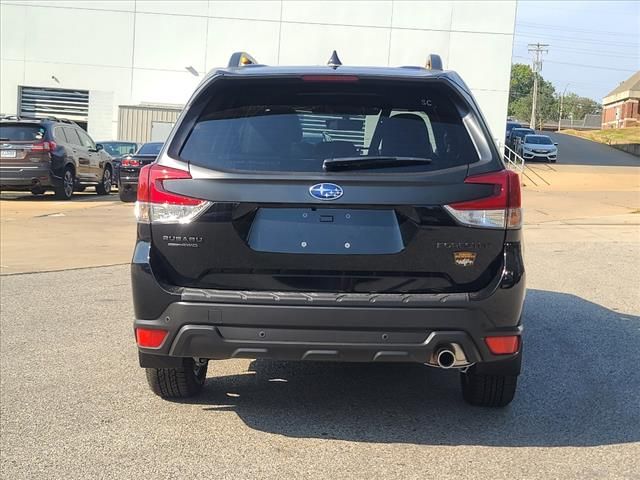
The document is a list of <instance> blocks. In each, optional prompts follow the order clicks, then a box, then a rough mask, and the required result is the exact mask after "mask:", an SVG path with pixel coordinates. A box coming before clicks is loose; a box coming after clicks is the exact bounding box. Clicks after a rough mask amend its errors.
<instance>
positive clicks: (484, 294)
mask: <svg viewBox="0 0 640 480" xmlns="http://www.w3.org/2000/svg"><path fill="white" fill-rule="evenodd" d="M148 259H149V244H148V243H147V242H144V241H139V242H138V243H137V245H136V250H135V253H134V258H133V262H132V284H133V294H134V307H135V311H136V318H137V319H136V320H135V322H134V327H136V328H137V327H141V328H152V329H162V330H166V331H168V334H167V337H166V338H165V340H164V343H163V344H162V345H161V346H160V347H159V348H157V349H149V348H139V353H140V363H141V366H143V367H157V368H159V367H165V366H169V365H172V364H175V365H178V362H179V359H180V358H182V357H200V358H209V359H226V358H270V359H278V360H333V361H354V362H388V361H399V362H418V363H426V362H429V360H430V359H431V358H432V356H433V354H434V352H435V351H436V350H437V349H438V348H439V347H442V346H445V345H448V344H453V343H455V344H458V345H459V346H460V347H461V348H462V349H463V351H464V354H465V356H466V358H467V360H468V362H469V363H485V362H496V361H500V360H508V359H510V358H513V357H515V355H511V356H509V355H499V356H496V355H492V354H491V352H490V351H489V349H488V348H487V346H486V344H485V342H484V338H485V337H486V336H489V335H520V334H521V332H522V327H521V325H520V318H521V313H522V304H523V301H524V295H525V277H524V268H523V264H522V257H521V253H520V244H519V243H517V244H510V245H507V247H506V248H505V254H504V268H503V270H502V273H501V275H500V276H499V277H498V278H496V279H495V281H494V282H492V283H491V284H490V285H489V286H487V287H486V288H485V289H484V290H482V291H479V292H474V293H456V294H384V295H377V294H330V293H326V294H318V293H278V292H230V291H215V290H198V289H187V288H172V287H168V286H163V285H161V284H160V283H158V281H157V280H156V278H155V276H154V275H153V271H152V269H151V265H150V263H149V260H148Z"/></svg>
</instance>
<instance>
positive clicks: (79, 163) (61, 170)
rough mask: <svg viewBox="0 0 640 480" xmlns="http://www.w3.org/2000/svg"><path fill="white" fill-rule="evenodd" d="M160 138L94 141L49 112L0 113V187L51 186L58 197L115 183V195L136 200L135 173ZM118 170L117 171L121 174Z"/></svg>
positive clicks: (104, 189)
mask: <svg viewBox="0 0 640 480" xmlns="http://www.w3.org/2000/svg"><path fill="white" fill-rule="evenodd" d="M161 148H162V143H161V142H152V143H145V144H139V143H136V142H128V141H120V140H117V141H103V142H94V140H93V139H92V138H91V136H90V135H89V134H88V133H87V132H86V131H85V130H83V129H82V128H81V127H80V126H78V125H77V124H76V123H74V122H72V121H70V120H66V119H60V118H55V117H48V118H31V117H24V116H16V115H11V116H3V117H0V190H7V191H30V192H31V193H32V194H33V195H42V194H43V193H45V192H47V191H50V190H53V191H54V192H55V196H56V197H57V198H58V199H61V200H69V199H71V197H72V196H73V193H74V192H82V191H84V190H85V188H86V187H88V186H92V187H95V190H96V193H97V194H98V195H108V194H109V193H111V189H112V187H114V186H117V187H118V191H119V194H120V199H121V200H122V201H125V202H132V201H135V199H136V192H137V183H138V172H139V170H140V168H141V167H142V166H143V165H146V164H148V163H151V162H153V160H155V158H156V157H157V155H158V153H159V152H160V150H161ZM121 172H123V174H121Z"/></svg>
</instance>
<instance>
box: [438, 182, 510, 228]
mask: <svg viewBox="0 0 640 480" xmlns="http://www.w3.org/2000/svg"><path fill="white" fill-rule="evenodd" d="M464 183H473V184H484V185H493V192H492V194H491V195H489V196H488V197H484V198H479V199H477V200H470V201H467V202H458V203H452V204H451V205H445V209H446V210H447V211H448V212H449V213H450V214H451V215H453V217H454V218H455V219H456V220H458V222H460V223H462V224H464V225H468V226H472V227H484V228H520V227H521V226H522V209H521V201H522V199H521V193H520V177H518V174H517V173H515V172H513V171H511V170H501V171H499V172H491V173H485V174H482V175H474V176H471V177H467V179H466V180H465V181H464Z"/></svg>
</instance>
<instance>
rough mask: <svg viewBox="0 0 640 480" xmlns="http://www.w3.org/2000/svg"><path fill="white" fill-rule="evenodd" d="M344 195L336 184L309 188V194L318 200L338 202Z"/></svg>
mask: <svg viewBox="0 0 640 480" xmlns="http://www.w3.org/2000/svg"><path fill="white" fill-rule="evenodd" d="M343 193H344V191H343V190H342V187H341V186H340V185H336V184H335V183H317V184H315V185H313V186H312V187H309V194H310V195H311V196H312V197H313V198H317V199H318V200H336V199H338V198H340V197H341V196H342V194H343Z"/></svg>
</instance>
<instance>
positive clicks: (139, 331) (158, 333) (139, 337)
mask: <svg viewBox="0 0 640 480" xmlns="http://www.w3.org/2000/svg"><path fill="white" fill-rule="evenodd" d="M168 333H169V332H167V331H166V330H156V329H152V328H136V342H137V343H138V346H139V347H144V348H159V347H160V346H161V345H162V342H164V339H165V338H166V337H167V334H168Z"/></svg>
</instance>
